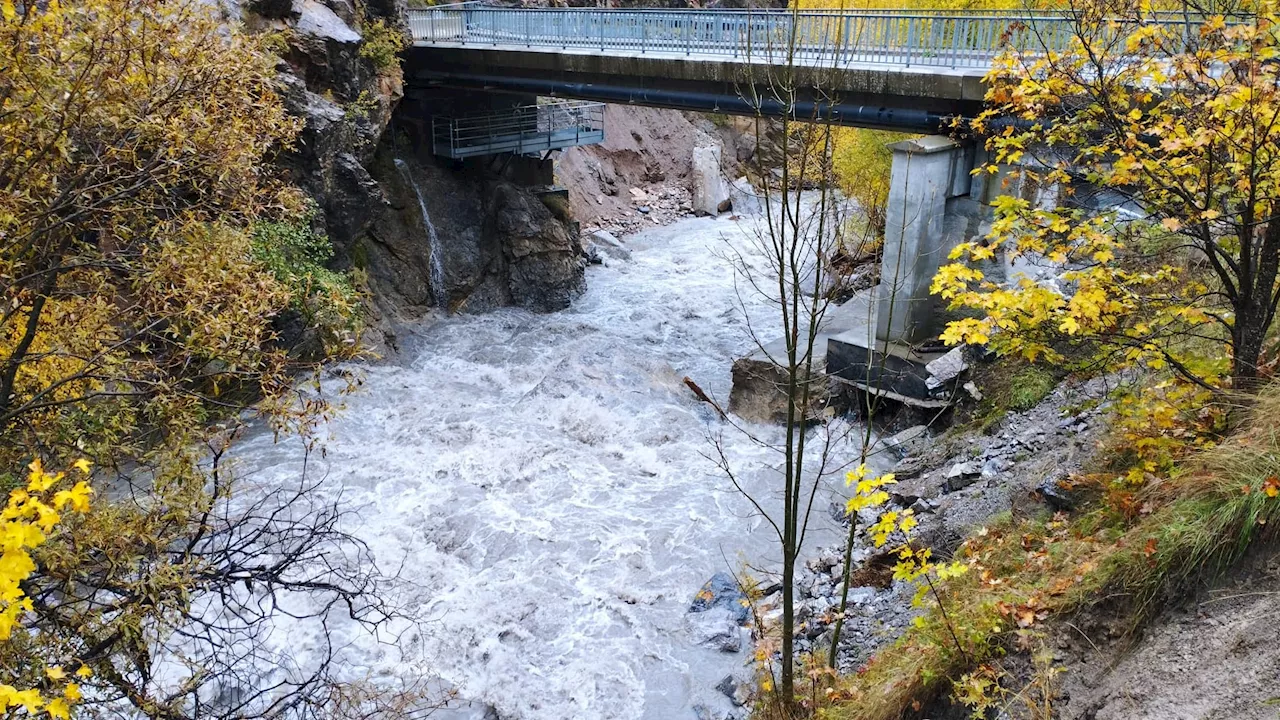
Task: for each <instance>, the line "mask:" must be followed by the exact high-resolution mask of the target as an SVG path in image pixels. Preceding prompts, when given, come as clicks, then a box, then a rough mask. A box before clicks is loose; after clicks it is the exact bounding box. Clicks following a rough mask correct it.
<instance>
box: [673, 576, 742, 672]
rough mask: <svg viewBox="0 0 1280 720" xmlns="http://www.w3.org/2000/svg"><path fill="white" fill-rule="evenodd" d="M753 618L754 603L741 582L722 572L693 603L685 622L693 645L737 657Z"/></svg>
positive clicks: (702, 590)
mask: <svg viewBox="0 0 1280 720" xmlns="http://www.w3.org/2000/svg"><path fill="white" fill-rule="evenodd" d="M750 616H751V603H750V602H749V601H748V600H747V596H746V595H744V594H743V592H742V589H741V588H740V587H738V581H737V580H735V579H734V578H733V576H732V575H730V574H729V573H726V572H718V573H716V574H715V575H712V576H711V579H710V580H708V581H707V582H706V584H704V585H703V586H702V588H701V589H700V590H698V592H697V593H696V594H695V595H694V596H693V602H691V603H689V611H688V613H686V616H685V622H686V626H687V628H688V630H689V633H690V635H691V636H692V637H693V641H694V642H695V643H696V644H698V645H702V646H703V647H708V648H711V649H713V650H719V651H720V652H727V653H736V652H738V651H740V650H742V646H743V644H744V639H743V634H744V632H745V630H744V628H743V626H744V625H745V624H746V623H747V620H748V618H750Z"/></svg>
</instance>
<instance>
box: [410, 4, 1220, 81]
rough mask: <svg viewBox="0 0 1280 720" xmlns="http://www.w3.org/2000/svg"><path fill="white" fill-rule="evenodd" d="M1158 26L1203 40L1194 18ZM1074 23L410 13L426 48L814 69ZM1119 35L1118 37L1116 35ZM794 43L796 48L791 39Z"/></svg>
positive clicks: (939, 57)
mask: <svg viewBox="0 0 1280 720" xmlns="http://www.w3.org/2000/svg"><path fill="white" fill-rule="evenodd" d="M1157 21H1158V22H1160V23H1162V24H1167V25H1171V26H1179V27H1185V30H1186V32H1197V31H1198V24H1197V23H1196V21H1195V20H1194V19H1188V18H1185V17H1183V16H1180V15H1176V14H1170V15H1168V16H1159V17H1158V18H1157ZM1071 23H1072V21H1071V19H1070V18H1069V17H1067V16H1065V15H1064V14H1061V13H1055V12H1051V11H1046V12H1039V11H1036V12H1034V13H1031V12H1026V11H1022V12H1019V11H1010V12H1008V13H1001V12H953V11H936V12H933V11H919V10H914V11H913V10H905V11H892V10H866V11H863V10H858V11H841V10H814V11H810V10H805V11H803V12H798V13H793V12H791V11H788V10H781V11H765V10H613V9H596V8H527V9H524V8H521V9H506V8H496V7H489V6H485V5H483V4H479V3H474V4H473V3H463V4H460V5H451V6H441V7H436V8H429V9H415V10H410V12H409V27H410V31H411V32H412V33H413V37H414V40H415V41H416V42H418V43H422V44H440V45H467V46H482V47H483V46H489V47H498V46H506V47H530V48H532V47H538V48H560V49H564V50H568V49H571V48H577V49H591V50H596V51H598V52H602V53H610V52H617V53H620V54H621V53H641V54H646V53H679V54H683V55H703V56H708V55H718V56H722V57H728V58H741V59H753V60H765V61H770V62H776V61H779V60H785V59H787V58H788V53H789V52H793V53H794V55H793V57H794V59H795V60H796V61H799V62H805V63H811V64H830V65H840V64H853V63H873V64H895V65H904V66H911V65H931V66H941V67H951V68H985V67H987V66H988V65H989V64H990V63H991V60H992V59H993V58H994V57H995V55H997V54H998V53H999V52H1000V51H1002V50H1004V49H1006V48H1014V49H1021V50H1029V51H1044V50H1050V51H1060V50H1065V49H1067V47H1068V46H1069V43H1070V41H1071V38H1072V24H1071ZM1117 31H1119V29H1117ZM793 37H794V46H793V45H792V38H793Z"/></svg>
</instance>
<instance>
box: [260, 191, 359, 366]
mask: <svg viewBox="0 0 1280 720" xmlns="http://www.w3.org/2000/svg"><path fill="white" fill-rule="evenodd" d="M315 212H316V208H315V206H314V205H313V204H311V203H310V202H308V203H306V204H305V205H304V207H303V209H302V210H301V211H300V212H298V213H296V214H294V215H292V216H288V217H283V218H280V219H278V220H274V221H264V222H259V223H256V224H255V225H254V226H253V230H252V232H251V242H252V247H253V256H254V259H255V260H257V261H258V262H259V263H261V264H262V266H263V267H265V268H266V269H267V270H268V271H269V272H270V273H271V275H272V276H274V277H275V279H276V280H277V281H279V283H280V284H281V285H282V286H283V287H284V288H285V289H286V290H287V291H288V292H289V304H290V307H292V308H294V309H295V310H298V311H300V312H301V313H302V315H303V318H304V319H305V320H306V322H307V323H308V324H309V325H313V326H315V327H318V328H319V329H320V330H321V331H322V334H323V336H324V338H325V341H326V346H327V347H329V348H330V349H331V350H337V349H340V348H342V347H344V346H350V345H351V344H352V343H353V342H354V335H355V334H356V333H357V331H358V330H359V322H360V313H359V305H360V293H359V291H358V290H357V289H356V287H355V283H354V282H353V280H352V277H351V275H350V274H349V273H344V272H339V271H336V270H330V269H329V268H328V267H326V266H325V264H326V263H327V262H328V261H329V260H330V259H332V257H333V246H332V245H331V244H330V243H329V238H328V237H326V236H325V235H322V234H320V233H317V232H315V230H314V229H313V228H312V220H313V219H314V217H315Z"/></svg>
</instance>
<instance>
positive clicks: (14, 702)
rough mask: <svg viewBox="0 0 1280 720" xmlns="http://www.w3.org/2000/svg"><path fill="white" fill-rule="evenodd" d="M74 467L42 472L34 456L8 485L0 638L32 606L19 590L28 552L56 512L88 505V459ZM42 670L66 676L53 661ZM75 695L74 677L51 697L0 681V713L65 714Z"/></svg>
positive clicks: (0, 533) (1, 530) (84, 672)
mask: <svg viewBox="0 0 1280 720" xmlns="http://www.w3.org/2000/svg"><path fill="white" fill-rule="evenodd" d="M73 469H74V471H75V472H76V474H77V475H79V476H80V479H79V480H76V481H75V482H74V483H71V482H70V480H69V479H68V478H67V474H66V473H65V472H58V473H50V472H47V471H46V470H45V469H44V467H43V465H42V464H41V462H40V460H39V459H37V460H35V461H34V462H32V463H31V465H30V466H29V467H28V474H27V482H26V485H25V486H23V487H19V488H17V489H14V490H13V491H11V492H10V493H9V500H8V503H7V504H6V505H5V506H4V509H3V510H0V641H7V640H9V638H10V637H11V636H12V634H13V631H14V628H15V627H17V625H18V623H19V621H20V620H21V617H22V615H23V613H26V612H30V611H31V609H32V603H31V599H30V598H28V597H26V596H25V594H24V593H23V591H22V582H23V581H24V580H26V579H27V578H28V577H29V576H30V575H31V573H32V572H34V571H35V569H36V563H35V560H34V559H33V558H32V557H31V552H32V551H33V550H35V549H36V548H38V547H39V546H41V545H43V544H44V542H45V540H46V539H47V537H48V534H49V533H50V532H51V531H52V530H53V529H54V527H55V526H56V525H57V524H58V523H59V522H60V521H61V520H62V515H61V513H63V512H65V511H67V510H70V511H72V512H85V511H87V510H88V509H89V496H90V495H92V494H93V490H92V488H90V487H89V482H88V476H89V462H88V461H87V460H78V461H76V462H75V463H74V464H73ZM57 488H61V489H57ZM51 491H52V496H50V492H51ZM76 674H77V675H78V676H80V677H88V676H89V675H90V671H89V669H88V668H86V667H84V666H81V668H80V669H79V670H77V671H76ZM45 675H46V677H47V678H48V679H49V680H51V681H54V682H57V683H61V682H62V681H63V680H65V679H66V677H67V675H66V671H65V670H63V669H62V668H61V667H60V666H56V665H54V666H50V667H48V668H47V669H46V670H45ZM80 697H81V693H80V686H79V685H77V684H76V683H74V682H67V683H66V684H64V685H63V686H62V695H61V697H52V698H50V697H46V696H45V695H44V694H43V693H41V691H40V690H38V689H35V688H28V689H23V690H19V689H18V688H16V687H14V686H12V685H7V684H3V683H0V713H6V712H8V711H10V710H12V709H13V708H22V709H23V710H25V711H26V712H27V714H29V715H35V714H37V713H38V712H40V711H44V712H45V713H47V714H48V715H49V716H50V717H53V718H63V719H65V718H68V717H70V707H71V704H73V703H75V702H76V701H78V700H79V699H80Z"/></svg>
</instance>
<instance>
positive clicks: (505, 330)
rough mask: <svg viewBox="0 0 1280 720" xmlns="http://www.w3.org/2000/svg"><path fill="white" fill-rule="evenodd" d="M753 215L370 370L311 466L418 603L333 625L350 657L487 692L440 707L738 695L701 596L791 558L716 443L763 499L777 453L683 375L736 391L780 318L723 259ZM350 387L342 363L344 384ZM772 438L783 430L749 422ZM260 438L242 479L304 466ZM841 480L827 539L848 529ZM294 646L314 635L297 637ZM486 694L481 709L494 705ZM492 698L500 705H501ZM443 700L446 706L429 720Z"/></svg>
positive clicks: (275, 477) (666, 715)
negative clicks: (836, 519)
mask: <svg viewBox="0 0 1280 720" xmlns="http://www.w3.org/2000/svg"><path fill="white" fill-rule="evenodd" d="M747 223H749V221H747V220H742V221H735V220H731V219H728V218H724V217H722V218H720V219H713V218H701V219H689V220H684V221H681V222H678V223H676V224H673V225H670V226H667V227H662V228H654V229H651V230H648V231H645V232H643V233H640V234H638V235H634V236H632V237H630V238H628V239H627V245H628V247H629V248H630V249H631V251H632V252H633V256H632V258H631V259H630V260H627V261H621V260H609V261H608V262H607V263H606V264H605V265H603V266H593V267H592V268H590V269H589V270H588V287H589V290H588V291H587V293H586V295H585V296H584V297H582V298H581V299H579V300H577V301H576V302H575V303H574V304H573V306H572V307H571V308H570V309H568V310H566V311H563V312H559V313H555V314H548V315H536V314H531V313H528V312H524V311H520V310H503V311H499V312H495V313H491V314H487V315H478V316H474V315H473V316H468V315H463V316H454V317H449V318H438V319H435V320H431V321H424V322H423V323H422V324H421V325H420V326H417V327H415V328H413V329H412V332H411V336H412V337H411V339H410V340H407V341H406V342H405V343H404V345H405V346H406V347H405V348H404V351H403V352H402V354H401V355H400V356H399V357H398V358H395V359H391V360H389V361H386V362H382V363H378V364H372V365H367V366H359V367H357V368H355V372H358V373H361V374H362V375H363V378H364V379H363V385H362V387H361V388H360V389H359V390H358V391H356V392H355V393H354V394H352V395H350V396H348V397H347V398H346V399H345V409H344V410H343V411H342V412H341V413H339V414H338V415H337V416H336V418H335V419H334V420H332V421H331V422H329V424H328V426H327V427H326V428H325V436H326V440H325V442H324V446H325V451H324V454H323V456H322V457H321V456H318V455H315V454H313V456H312V457H311V460H310V463H311V470H310V471H311V472H313V473H314V472H321V473H323V474H324V476H325V478H326V480H325V488H326V490H325V491H326V492H329V493H341V497H342V500H343V503H344V504H346V505H347V506H348V507H351V508H353V509H356V510H358V512H357V513H356V514H355V515H354V516H353V518H352V519H351V520H350V522H349V523H348V529H349V530H351V531H352V532H354V533H355V534H357V535H359V536H360V537H361V538H363V539H364V540H365V541H367V542H368V543H369V545H370V546H371V548H372V550H373V552H374V554H375V556H376V558H377V561H378V564H379V566H380V567H382V568H384V569H388V570H391V571H397V570H398V574H399V577H400V578H402V579H403V581H404V583H403V585H402V586H401V587H400V589H399V590H398V591H397V593H398V597H397V598H396V601H397V602H399V603H401V604H403V605H404V606H405V607H406V609H408V610H410V611H412V612H414V613H415V614H416V615H417V616H418V617H419V618H420V619H421V620H422V622H421V623H420V624H419V625H417V626H415V627H414V629H413V630H412V631H408V630H406V631H405V632H403V633H400V634H398V635H390V634H386V635H384V636H383V637H381V638H379V639H374V638H370V637H368V636H364V635H362V634H361V632H360V631H359V630H358V629H356V628H354V627H351V628H339V629H338V631H337V632H339V633H340V634H341V635H342V637H341V638H340V640H341V641H342V642H344V643H347V647H344V648H343V649H342V651H341V656H340V659H341V661H342V662H343V663H344V664H345V666H346V667H347V669H348V671H349V672H350V674H352V675H353V676H361V675H363V674H365V673H368V674H370V675H372V676H374V677H375V678H378V677H381V678H389V679H390V678H394V677H395V676H397V675H400V676H404V677H422V676H430V677H435V678H439V679H440V680H441V681H442V682H444V683H446V684H448V685H450V686H453V687H456V688H457V689H458V691H459V693H460V695H461V697H463V698H466V699H468V700H471V701H473V705H471V706H470V709H463V710H460V711H453V712H456V713H457V714H456V715H453V714H449V715H444V716H443V717H455V716H456V717H473V716H474V717H486V716H485V715H483V714H482V711H481V709H482V708H484V706H486V705H487V706H491V707H492V709H493V710H496V712H497V715H498V717H500V718H503V719H504V720H517V719H518V720H566V719H569V718H582V719H584V720H596V719H600V720H631V719H637V720H638V719H642V718H643V719H646V720H647V719H652V720H671V719H673V718H692V717H693V716H694V713H693V712H692V710H691V708H692V707H693V706H694V705H696V704H706V705H709V706H711V707H724V708H727V707H728V706H727V705H725V704H724V703H725V702H726V700H725V698H723V697H721V696H719V694H718V693H717V692H716V691H715V690H714V689H713V685H714V684H715V683H716V682H717V681H718V680H719V679H720V678H722V677H724V676H725V675H726V674H728V673H730V672H735V671H736V672H739V673H744V672H746V671H747V670H746V663H748V661H749V654H750V653H749V652H742V653H738V654H731V653H720V652H716V651H713V650H709V649H704V648H700V647H697V646H695V645H694V644H693V642H692V640H691V638H690V637H689V633H688V631H687V629H686V627H685V624H684V620H685V614H686V610H687V608H688V605H689V602H690V600H691V598H692V596H693V594H694V593H695V592H696V591H697V590H698V588H699V586H701V585H702V583H703V582H705V581H706V580H707V579H708V577H709V576H710V575H712V574H713V573H714V572H716V571H718V570H733V569H737V568H738V567H739V566H740V565H741V563H742V561H743V560H744V559H745V560H750V561H752V562H754V563H765V564H768V563H769V561H770V560H771V559H772V558H773V556H774V555H775V554H776V551H775V550H773V547H772V543H773V542H775V541H773V540H771V537H770V535H769V533H768V532H767V526H766V525H765V524H764V522H763V520H762V519H761V518H760V517H758V516H757V515H756V514H754V513H753V512H752V507H751V505H750V504H749V503H748V501H747V500H746V499H745V498H743V497H742V496H741V495H740V494H739V493H738V492H737V491H735V490H734V489H733V487H732V485H731V484H730V482H729V481H728V480H727V479H726V478H725V476H724V475H723V474H721V473H720V472H719V471H718V470H717V469H716V466H715V464H714V463H713V462H712V461H711V460H709V459H708V455H711V454H713V444H712V442H711V440H710V438H711V437H713V436H715V435H717V434H720V433H723V436H724V447H725V449H726V452H727V454H728V456H729V458H730V459H731V460H732V462H733V463H734V465H735V466H736V467H737V468H738V469H739V470H740V471H741V472H742V477H743V478H744V481H745V482H746V483H747V485H748V486H749V487H750V488H751V489H752V490H753V491H754V492H757V493H759V494H760V495H761V496H765V495H767V492H766V489H765V488H766V486H767V485H768V484H769V482H770V480H769V471H768V468H769V467H770V466H773V465H777V464H778V456H777V455H775V454H773V453H772V452H770V451H767V450H764V449H761V448H760V447H759V446H757V445H755V444H753V443H751V442H749V441H747V440H746V439H745V438H743V437H742V436H740V435H738V434H736V433H735V432H733V431H732V430H730V429H729V428H728V427H727V426H726V425H725V424H724V423H723V422H722V421H721V420H720V419H719V418H718V417H717V416H716V414H715V413H714V411H712V410H711V409H710V408H709V407H708V406H707V405H705V404H702V403H699V402H697V401H696V399H695V398H694V397H693V396H692V394H691V393H690V392H689V391H688V389H687V388H686V387H685V386H684V385H683V383H682V378H683V377H684V376H689V377H691V378H693V379H694V380H696V381H697V382H698V383H699V384H700V385H701V386H702V387H703V388H705V389H706V390H707V391H708V392H709V393H711V394H712V395H713V396H715V397H717V398H719V399H720V400H722V401H723V400H727V397H728V394H729V389H730V373H729V370H730V366H731V364H732V362H733V360H734V358H736V357H739V356H741V355H744V354H746V353H748V352H749V351H751V350H752V349H753V346H752V343H751V340H750V336H749V334H748V328H747V325H746V321H745V319H744V310H745V314H746V315H750V316H755V318H756V320H755V322H757V323H767V322H768V316H767V305H766V304H765V302H764V301H763V299H760V298H755V297H751V296H747V295H744V296H743V297H742V298H741V300H742V301H741V302H740V294H739V292H738V291H737V288H738V287H740V286H741V282H740V279H739V278H737V277H736V276H735V273H734V271H733V270H732V268H731V266H730V264H729V262H728V261H727V260H725V259H724V257H723V251H724V249H725V248H726V243H731V244H733V245H735V246H737V247H739V248H749V246H750V243H749V242H747V241H746V233H745V232H744V229H743V225H746V224H747ZM335 382H336V381H335ZM754 429H755V430H756V431H757V432H760V433H762V434H764V435H765V436H768V435H769V434H770V433H776V432H777V431H776V430H775V429H772V428H761V427H756V428H754ZM296 445H297V444H296V443H280V444H274V443H273V442H272V440H271V438H270V437H269V435H267V434H265V433H264V434H262V435H259V436H256V437H253V438H250V439H249V440H248V441H247V443H246V444H245V445H243V446H242V448H241V450H240V452H239V459H240V462H241V463H242V465H243V466H244V467H245V475H246V476H247V477H249V478H252V479H253V481H254V482H259V483H264V484H266V485H270V484H271V483H273V482H284V481H286V480H287V479H289V478H296V477H297V474H298V471H299V466H300V462H301V458H302V452H301V450H300V449H299V448H298V447H297V446H296ZM826 504H827V498H820V499H819V509H818V510H817V511H816V519H815V522H816V523H818V524H819V525H820V526H821V527H820V529H819V532H817V533H815V535H814V536H813V539H812V540H811V541H810V546H811V547H812V546H814V545H816V544H820V543H822V542H824V541H825V542H831V541H832V540H833V539H834V533H835V529H834V527H833V526H832V525H833V523H832V521H830V519H829V518H828V517H827V516H828V513H827V511H826ZM289 642H290V643H291V644H292V645H293V648H294V649H295V650H296V651H297V652H304V653H305V652H306V649H307V647H308V646H309V645H310V644H312V643H314V638H309V637H307V636H306V635H305V634H304V633H301V632H299V633H296V634H291V635H290V636H289ZM493 710H486V711H487V712H490V713H492V712H493ZM490 716H491V715H490ZM436 717H440V716H436Z"/></svg>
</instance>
